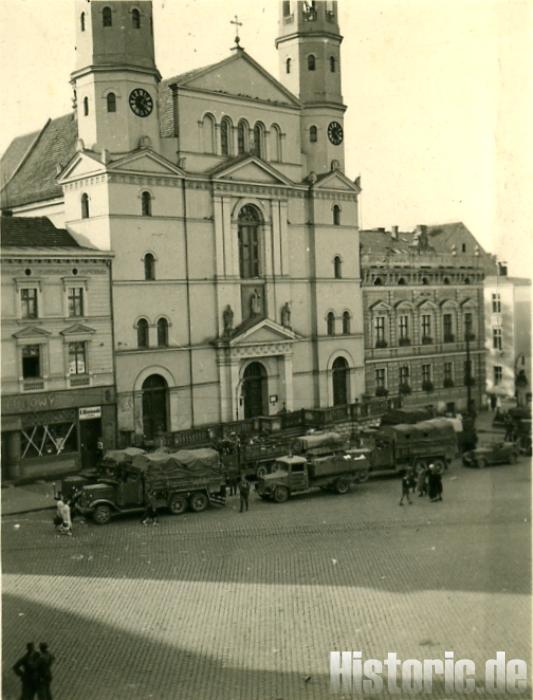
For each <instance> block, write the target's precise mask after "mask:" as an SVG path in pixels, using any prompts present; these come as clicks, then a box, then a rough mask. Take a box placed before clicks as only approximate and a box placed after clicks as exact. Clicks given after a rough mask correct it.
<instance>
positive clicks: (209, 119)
mask: <svg viewBox="0 0 533 700" xmlns="http://www.w3.org/2000/svg"><path fill="white" fill-rule="evenodd" d="M202 137H203V142H204V153H216V152H217V146H216V137H215V118H214V117H213V115H212V114H206V115H205V116H204V118H203V121H202Z"/></svg>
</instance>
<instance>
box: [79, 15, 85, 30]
mask: <svg viewBox="0 0 533 700" xmlns="http://www.w3.org/2000/svg"><path fill="white" fill-rule="evenodd" d="M80 29H81V31H82V32H84V31H85V12H82V13H81V15H80Z"/></svg>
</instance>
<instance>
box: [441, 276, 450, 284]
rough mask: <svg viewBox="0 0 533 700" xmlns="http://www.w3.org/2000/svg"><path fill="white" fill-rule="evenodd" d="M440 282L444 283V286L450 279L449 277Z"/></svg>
mask: <svg viewBox="0 0 533 700" xmlns="http://www.w3.org/2000/svg"><path fill="white" fill-rule="evenodd" d="M442 281H443V282H444V284H450V278H449V277H445V278H444V279H443V280H442Z"/></svg>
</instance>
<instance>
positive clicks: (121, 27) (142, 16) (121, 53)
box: [71, 0, 161, 153]
mask: <svg viewBox="0 0 533 700" xmlns="http://www.w3.org/2000/svg"><path fill="white" fill-rule="evenodd" d="M75 8H76V10H75V11H76V17H75V21H76V68H75V70H74V72H73V73H72V74H71V82H72V84H73V86H74V89H75V92H76V110H77V117H78V135H79V137H80V138H81V139H82V140H83V141H84V144H85V146H86V147H87V148H92V149H94V150H97V151H101V150H103V149H104V148H105V149H107V150H109V151H110V152H112V153H124V152H127V151H130V150H132V149H134V148H136V147H137V146H138V145H139V143H140V141H141V139H143V137H144V139H143V143H145V144H146V143H148V142H149V143H151V144H152V146H153V147H154V148H156V149H157V148H158V144H159V119H158V105H157V84H158V82H159V81H160V79H161V76H160V74H159V71H158V70H157V67H156V65H155V57H154V38H153V20H152V2H151V0H135V1H133V0H132V2H131V3H129V2H125V1H124V0H76V5H75ZM146 137H148V139H146Z"/></svg>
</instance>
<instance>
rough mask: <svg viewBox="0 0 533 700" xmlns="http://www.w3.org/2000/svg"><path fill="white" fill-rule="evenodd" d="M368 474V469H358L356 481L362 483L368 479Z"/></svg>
mask: <svg viewBox="0 0 533 700" xmlns="http://www.w3.org/2000/svg"><path fill="white" fill-rule="evenodd" d="M369 476H370V469H365V470H363V471H360V472H359V473H358V474H357V478H356V481H357V483H358V484H364V483H365V481H368V477H369Z"/></svg>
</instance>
